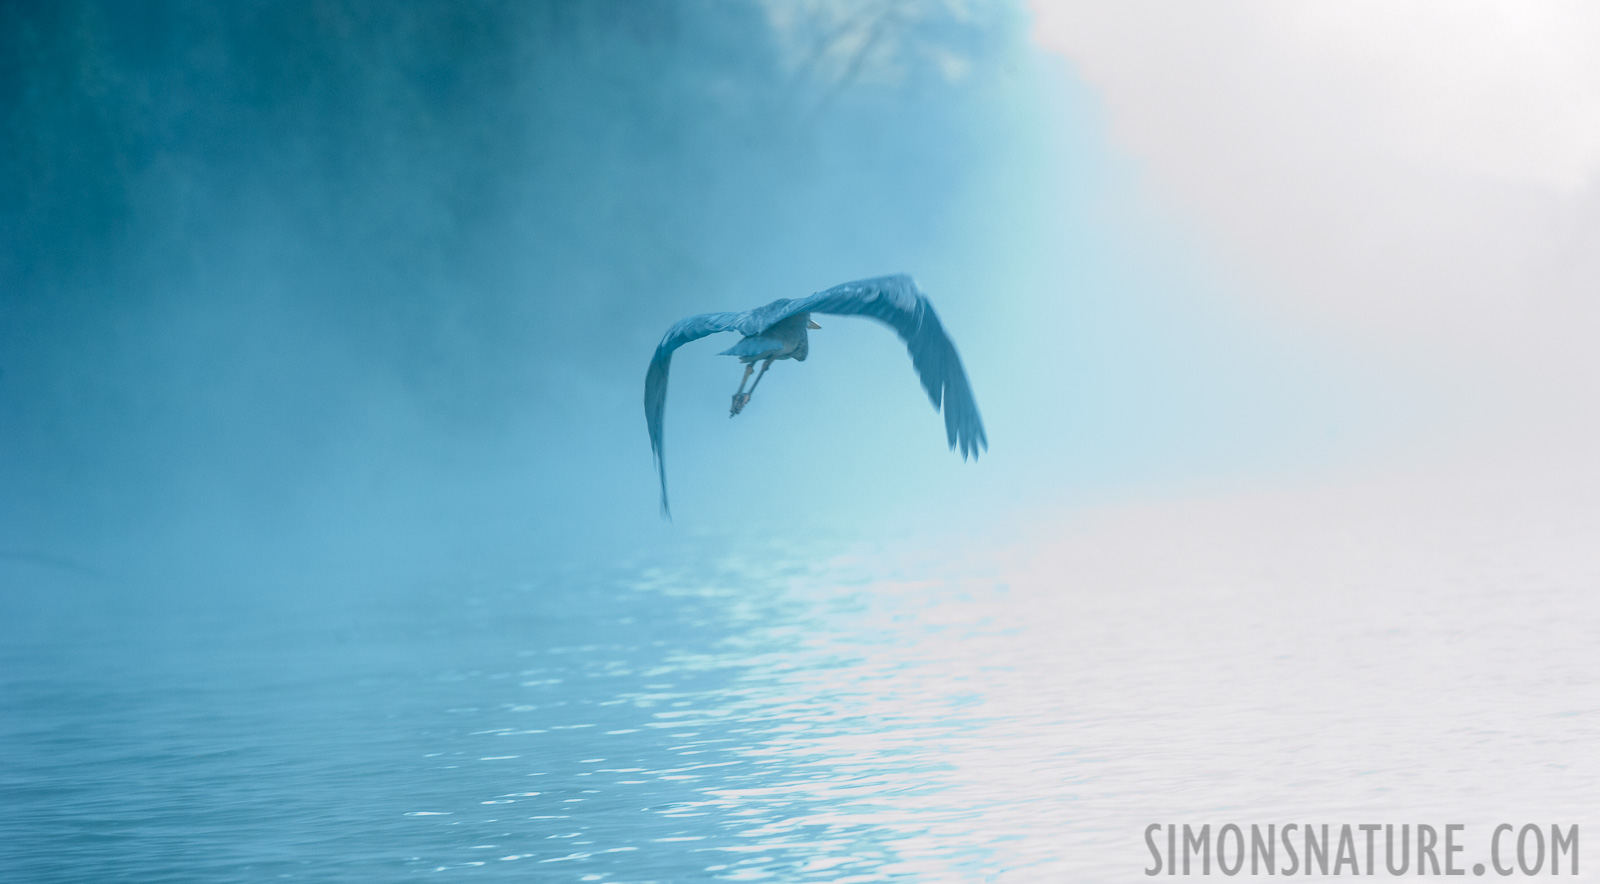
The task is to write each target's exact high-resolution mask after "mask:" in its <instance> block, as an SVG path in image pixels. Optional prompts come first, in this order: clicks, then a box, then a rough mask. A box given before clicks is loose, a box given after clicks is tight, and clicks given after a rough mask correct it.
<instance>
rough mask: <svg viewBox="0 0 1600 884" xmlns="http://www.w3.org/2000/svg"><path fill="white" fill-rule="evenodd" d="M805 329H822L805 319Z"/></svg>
mask: <svg viewBox="0 0 1600 884" xmlns="http://www.w3.org/2000/svg"><path fill="white" fill-rule="evenodd" d="M806 328H822V326H820V325H817V324H816V323H815V322H812V321H811V320H809V319H807V320H806Z"/></svg>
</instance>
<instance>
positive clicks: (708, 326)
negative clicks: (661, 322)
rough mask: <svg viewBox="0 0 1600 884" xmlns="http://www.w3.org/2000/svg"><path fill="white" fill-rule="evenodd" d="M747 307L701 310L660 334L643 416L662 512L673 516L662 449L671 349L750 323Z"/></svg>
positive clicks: (646, 384)
mask: <svg viewBox="0 0 1600 884" xmlns="http://www.w3.org/2000/svg"><path fill="white" fill-rule="evenodd" d="M749 319H750V311H746V312H744V313H702V314H700V315H699V316H691V317H689V318H687V319H683V320H680V321H679V322H678V323H677V324H675V325H673V326H672V328H669V329H667V333H666V334H665V335H663V336H662V338H661V343H660V344H657V345H656V354H655V356H654V357H652V358H651V360H650V370H649V371H648V372H646V373H645V376H644V418H645V423H646V425H647V426H648V427H649V430H650V452H651V454H652V455H654V456H655V461H656V475H658V476H659V477H660V478H661V515H663V516H666V517H667V518H668V519H670V518H672V509H671V507H669V506H668V505H667V462H666V459H665V456H664V455H663V453H662V439H663V435H662V434H663V427H662V422H663V420H664V418H665V417H666V412H667V373H668V371H669V370H671V368H672V351H674V350H676V349H678V348H679V347H682V346H683V345H684V344H687V343H689V342H690V341H696V340H699V339H700V338H703V337H705V336H706V335H713V334H716V333H717V332H724V331H739V330H740V329H741V328H742V327H744V326H747V325H748V324H749Z"/></svg>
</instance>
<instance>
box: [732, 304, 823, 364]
mask: <svg viewBox="0 0 1600 884" xmlns="http://www.w3.org/2000/svg"><path fill="white" fill-rule="evenodd" d="M775 303H776V302H775ZM767 306H768V307H771V306H772V304H768V305H767ZM810 323H811V314H810V313H796V314H795V315H793V316H791V317H789V318H788V319H782V320H779V321H778V322H776V323H774V324H773V325H772V326H770V327H768V328H767V329H766V330H764V331H762V332H761V333H760V334H754V335H746V336H745V337H744V340H742V341H740V342H739V343H737V344H734V345H733V346H732V347H729V348H728V349H726V350H723V351H722V352H721V353H718V354H717V355H718V356H737V357H739V361H740V362H743V363H744V364H746V365H749V364H751V363H753V362H761V361H763V360H766V359H774V360H776V359H793V360H794V361H796V362H805V361H806V354H807V353H809V352H811V342H810V340H808V339H807V338H806V326H807V325H809V324H810Z"/></svg>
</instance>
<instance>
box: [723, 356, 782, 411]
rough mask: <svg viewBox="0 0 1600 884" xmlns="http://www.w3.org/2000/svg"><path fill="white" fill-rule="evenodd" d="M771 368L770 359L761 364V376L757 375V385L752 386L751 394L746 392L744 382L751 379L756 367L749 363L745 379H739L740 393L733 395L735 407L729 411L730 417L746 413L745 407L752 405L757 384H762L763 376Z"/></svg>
mask: <svg viewBox="0 0 1600 884" xmlns="http://www.w3.org/2000/svg"><path fill="white" fill-rule="evenodd" d="M771 367H772V360H771V359H768V360H767V361H766V362H763V363H761V374H758V375H756V381H755V383H754V384H751V385H750V392H749V393H746V392H745V391H744V382H745V381H746V380H747V379H749V377H750V372H751V371H753V370H754V369H755V365H754V363H747V364H746V365H745V367H744V377H743V378H740V379H739V392H737V393H735V394H733V406H732V407H731V408H729V409H728V417H733V416H734V415H736V414H738V413H739V412H741V411H744V407H745V406H746V405H749V404H750V397H751V395H753V394H754V393H755V391H756V384H759V383H761V375H764V374H766V373H767V369H769V368H771Z"/></svg>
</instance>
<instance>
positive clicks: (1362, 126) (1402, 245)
mask: <svg viewBox="0 0 1600 884" xmlns="http://www.w3.org/2000/svg"><path fill="white" fill-rule="evenodd" d="M1033 5H1034V10H1035V13H1036V23H1035V32H1034V36H1035V39H1036V41H1037V42H1038V43H1039V44H1040V45H1041V46H1042V47H1044V48H1045V49H1047V50H1049V51H1052V52H1056V53H1060V54H1061V55H1064V56H1065V57H1066V58H1067V59H1068V60H1069V62H1070V63H1071V64H1072V66H1073V67H1074V68H1075V70H1076V71H1077V73H1079V74H1080V75H1081V76H1082V77H1083V78H1084V79H1085V80H1086V81H1087V82H1088V83H1089V84H1090V85H1091V86H1092V87H1093V88H1094V90H1095V91H1096V92H1097V94H1098V96H1099V98H1100V101H1101V102H1102V103H1103V107H1104V112H1105V114H1106V123H1107V126H1108V128H1109V137H1110V138H1111V140H1112V142H1113V145H1114V147H1115V148H1116V149H1118V150H1120V151H1123V152H1125V153H1126V154H1127V155H1129V156H1131V157H1132V158H1133V159H1134V160H1135V162H1136V163H1137V164H1138V166H1139V168H1140V170H1141V173H1142V175H1143V176H1144V179H1145V181H1146V183H1147V185H1148V189H1149V191H1150V194H1151V196H1152V198H1153V199H1154V200H1156V201H1157V202H1158V203H1160V204H1162V205H1165V206H1167V207H1168V208H1170V209H1172V210H1173V211H1175V212H1176V213H1178V215H1179V216H1180V218H1181V219H1182V220H1183V223H1185V224H1187V225H1189V226H1190V227H1191V228H1192V229H1193V230H1194V231H1195V233H1196V235H1197V236H1198V237H1200V238H1201V239H1202V240H1203V241H1205V242H1207V243H1209V245H1210V246H1211V247H1212V248H1213V249H1214V251H1215V252H1216V254H1217V255H1219V256H1220V258H1221V260H1222V261H1223V263H1224V264H1226V265H1227V266H1229V267H1231V268H1232V269H1233V271H1234V272H1237V273H1238V274H1239V276H1240V278H1241V279H1242V280H1244V281H1245V285H1244V288H1246V289H1248V290H1249V291H1250V292H1251V293H1252V294H1253V296H1257V297H1263V298H1269V299H1272V300H1273V301H1274V302H1276V304H1277V305H1279V306H1280V307H1281V306H1287V307H1288V308H1289V309H1292V310H1295V311H1302V312H1304V313H1305V314H1307V315H1309V316H1311V317H1312V318H1313V319H1314V320H1315V321H1317V322H1324V323H1328V324H1330V326H1336V327H1340V328H1342V329H1345V330H1349V331H1353V332H1354V333H1357V334H1360V335H1363V336H1366V337H1368V338H1370V339H1372V340H1373V341H1376V342H1378V345H1379V346H1383V347H1386V348H1388V349H1390V350H1391V351H1393V352H1397V353H1401V354H1403V356H1404V357H1405V358H1409V359H1412V360H1414V361H1415V362H1416V363H1418V364H1419V365H1425V366H1434V367H1436V368H1437V370H1439V371H1440V372H1441V373H1442V374H1445V375H1451V374H1458V375H1460V376H1462V377H1464V378H1466V379H1468V383H1470V384H1476V385H1481V386H1484V387H1485V389H1486V390H1489V389H1492V390H1493V392H1495V393H1498V394H1499V398H1500V399H1502V400H1504V401H1505V402H1506V403H1509V404H1510V405H1511V407H1514V408H1523V407H1527V408H1531V409H1532V410H1533V411H1544V412H1550V411H1552V410H1553V411H1562V410H1567V409H1569V408H1570V404H1571V403H1572V402H1573V400H1574V397H1587V396H1591V395H1592V394H1593V393H1595V392H1596V388H1597V387H1600V384H1597V382H1596V378H1597V375H1600V373H1597V371H1596V369H1597V368H1600V359H1597V358H1596V356H1595V349H1596V348H1595V346H1594V341H1595V340H1596V335H1597V333H1600V321H1597V320H1600V310H1597V308H1596V305H1595V301H1596V295H1597V294H1600V5H1594V4H1586V3H1577V2H1486V0H1465V2H1463V0H1450V2H1444V0H1439V2H1409V3H1389V2H1369V0H1362V2H1344V3H1337V4H1334V3H1319V4H1313V3H1282V2H1262V0H1227V2H1217V3H1206V4H1190V3H1177V2H1124V3H1095V2H1085V0H1035V2H1034V4H1033ZM1540 403H1542V404H1540Z"/></svg>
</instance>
